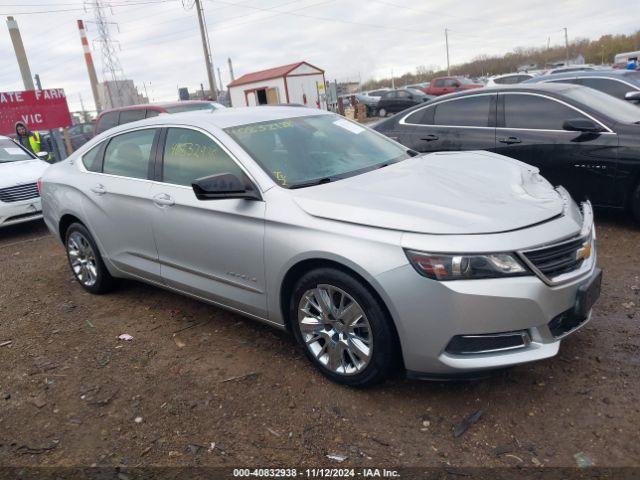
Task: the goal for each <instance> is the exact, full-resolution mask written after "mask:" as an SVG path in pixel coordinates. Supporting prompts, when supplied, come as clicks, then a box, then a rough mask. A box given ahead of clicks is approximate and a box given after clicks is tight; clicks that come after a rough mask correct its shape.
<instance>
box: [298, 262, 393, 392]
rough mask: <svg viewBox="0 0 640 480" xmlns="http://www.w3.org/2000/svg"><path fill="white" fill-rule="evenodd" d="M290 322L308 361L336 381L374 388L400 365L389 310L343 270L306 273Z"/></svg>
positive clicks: (300, 285) (299, 286)
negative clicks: (397, 362)
mask: <svg viewBox="0 0 640 480" xmlns="http://www.w3.org/2000/svg"><path fill="white" fill-rule="evenodd" d="M290 319H291V323H292V327H293V331H294V335H295V337H296V339H297V341H298V343H299V344H300V345H301V346H302V348H303V349H304V351H305V354H306V355H307V357H308V358H309V359H310V360H311V361H312V362H313V364H314V365H315V366H316V367H317V368H318V369H319V370H320V371H321V372H322V373H323V374H324V375H326V376H327V377H329V378H330V379H331V380H333V381H335V382H337V383H341V384H344V385H350V386H355V387H365V386H369V385H373V384H375V383H377V382H380V381H382V380H384V378H386V377H387V376H388V375H389V373H390V372H391V371H392V369H393V367H394V366H395V364H396V358H397V355H396V348H395V340H394V339H395V337H394V333H393V329H392V327H391V325H390V319H388V318H387V314H386V311H385V310H384V309H383V308H382V306H381V305H380V304H379V302H378V300H377V299H376V298H375V297H374V296H373V295H372V294H371V292H370V291H369V290H368V289H367V288H366V287H365V286H364V285H362V283H361V282H360V281H359V280H357V279H355V278H354V277H352V276H351V275H348V274H346V273H344V272H342V271H340V270H336V269H333V268H321V269H317V270H313V271H311V272H309V273H307V274H305V275H304V276H303V277H302V278H301V279H300V280H299V281H298V283H297V285H296V287H295V289H294V294H293V297H292V299H291V308H290Z"/></svg>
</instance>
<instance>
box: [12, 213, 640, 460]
mask: <svg viewBox="0 0 640 480" xmlns="http://www.w3.org/2000/svg"><path fill="white" fill-rule="evenodd" d="M599 218H600V219H601V220H600V221H599V225H598V227H599V229H598V241H599V255H600V257H599V262H600V266H601V267H602V268H603V269H604V271H605V277H604V285H603V296H602V297H601V299H600V301H599V303H598V304H597V306H596V308H595V314H594V317H593V319H592V321H591V322H590V324H588V325H587V326H586V327H585V328H583V329H582V330H581V331H580V332H578V333H576V334H574V335H572V336H570V337H569V338H567V339H566V340H564V342H563V344H562V347H561V349H560V353H559V355H558V356H557V357H555V358H553V359H550V360H546V361H542V362H538V363H535V364H530V365H525V366H520V367H516V368H513V369H510V370H508V371H506V372H502V373H499V374H496V375H494V376H493V377H491V378H489V379H486V380H482V381H476V382H465V383H444V382H442V383H430V382H419V381H410V380H406V379H404V378H403V377H401V376H399V377H397V378H395V379H393V380H391V381H388V382H386V383H385V384H383V385H381V386H378V387H376V388H374V389H369V390H353V389H348V388H343V387H340V386H337V385H335V384H332V383H330V382H329V381H328V380H326V379H325V378H324V377H322V376H321V375H320V374H319V373H317V372H316V371H315V370H314V368H313V367H312V366H311V365H310V364H309V363H308V362H307V360H306V359H305V358H304V356H303V355H302V353H301V352H300V351H299V350H298V349H297V347H296V346H295V345H294V343H293V340H292V339H291V338H290V337H289V336H288V335H286V334H284V333H281V332H278V331H275V330H273V329H271V328H269V327H267V326H263V325H261V324H258V323H255V322H252V321H250V320H247V319H244V318H242V317H240V316H238V315H235V314H231V313H228V312H225V311H222V310H220V309H218V308H215V307H212V306H208V305H205V304H203V303H199V302H197V301H195V300H191V299H188V298H184V297H181V296H178V295H175V294H172V293H168V292H166V291H163V290H160V289H157V288H154V287H150V286H146V285H143V284H139V283H135V282H126V283H124V284H123V285H122V286H121V287H120V288H119V289H118V290H117V291H116V292H115V293H113V294H110V295H106V296H92V295H89V294H87V293H85V292H84V291H83V290H82V289H81V288H80V286H79V285H78V284H76V282H75V281H74V280H73V277H72V274H71V272H70V270H69V267H68V265H67V261H66V258H65V256H64V251H63V248H62V246H61V244H60V243H59V242H58V241H57V240H56V239H55V238H54V237H52V236H50V235H49V234H48V232H47V230H46V229H45V227H44V226H43V225H42V224H41V223H35V224H30V225H23V226H16V227H10V228H6V229H3V230H1V231H0V465H1V466H33V465H51V466H90V465H101V466H102V465H104V466H115V465H126V466H136V465H145V466H146V465H168V466H173V465H175V466H187V465H189V466H190V465H202V466H207V465H215V466H262V467H264V466H305V465H316V466H318V465H323V466H327V465H330V466H341V467H342V466H346V465H349V466H356V467H357V466H369V465H378V466H380V465H393V466H442V465H452V466H478V465H481V466H529V467H530V466H538V465H544V466H571V467H573V466H576V465H588V464H594V465H596V466H639V465H640V442H638V427H639V424H640V381H639V380H640V334H639V330H638V320H640V312H639V310H638V305H640V278H639V276H640V267H639V266H638V259H639V258H640V228H637V227H635V226H633V224H632V223H631V222H630V221H629V220H627V219H625V218H624V217H617V216H615V217H614V216H611V215H606V216H605V215H604V214H602V213H601V214H600V215H599ZM124 333H127V334H129V335H131V336H133V340H131V341H122V340H119V339H118V336H119V335H121V334H124ZM7 342H10V343H7ZM478 411H481V416H480V418H479V420H478V421H477V422H476V423H475V424H473V425H472V426H471V427H470V428H469V429H468V430H467V431H466V432H465V433H463V434H462V435H460V436H458V437H455V436H454V429H455V427H456V426H457V425H459V424H460V422H462V421H463V420H464V419H465V418H466V417H468V416H470V415H472V414H474V413H475V412H478ZM327 455H337V456H341V457H346V459H345V460H344V461H343V462H342V463H339V462H338V461H336V460H332V459H330V458H328V457H327Z"/></svg>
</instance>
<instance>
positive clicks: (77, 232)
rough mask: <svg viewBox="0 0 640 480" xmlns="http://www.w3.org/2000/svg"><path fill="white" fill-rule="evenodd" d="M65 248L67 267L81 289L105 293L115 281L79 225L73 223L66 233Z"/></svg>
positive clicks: (93, 244) (87, 234)
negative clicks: (68, 266)
mask: <svg viewBox="0 0 640 480" xmlns="http://www.w3.org/2000/svg"><path fill="white" fill-rule="evenodd" d="M65 247H66V249H67V258H68V259H69V265H70V266H71V270H72V271H73V274H74V275H75V277H76V280H77V281H78V283H79V284H80V285H82V287H83V288H84V289H85V290H87V291H88V292H90V293H95V294H100V293H107V292H108V291H110V290H112V289H113V287H114V286H115V279H114V278H113V277H112V276H111V274H110V273H109V271H108V270H107V267H105V265H104V262H103V261H102V257H101V256H100V251H99V250H98V247H97V246H96V243H95V241H94V240H93V237H92V236H91V234H90V233H89V230H87V229H86V227H85V226H84V225H82V224H81V223H73V224H71V225H70V226H69V228H68V229H67V232H66V240H65Z"/></svg>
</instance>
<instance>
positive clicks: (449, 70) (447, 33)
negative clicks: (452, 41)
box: [444, 28, 451, 75]
mask: <svg viewBox="0 0 640 480" xmlns="http://www.w3.org/2000/svg"><path fill="white" fill-rule="evenodd" d="M444 43H445V45H446V46H447V75H451V68H450V66H449V29H448V28H445V29H444Z"/></svg>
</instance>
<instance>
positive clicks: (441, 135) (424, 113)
mask: <svg viewBox="0 0 640 480" xmlns="http://www.w3.org/2000/svg"><path fill="white" fill-rule="evenodd" d="M496 99H497V95H496V94H495V93H486V94H479V95H469V96H465V97H461V98H455V99H448V100H443V101H441V102H436V103H434V104H430V105H427V106H425V107H424V108H421V109H418V110H415V111H414V112H413V113H411V114H409V115H407V116H406V117H405V118H403V119H401V120H400V122H399V125H398V128H397V132H396V133H397V135H395V134H394V136H395V137H397V138H398V141H400V143H402V144H403V145H406V146H407V147H409V148H412V149H413V150H416V151H418V152H423V153H426V152H434V151H440V150H493V149H494V148H495V136H496V134H495V122H496Z"/></svg>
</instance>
